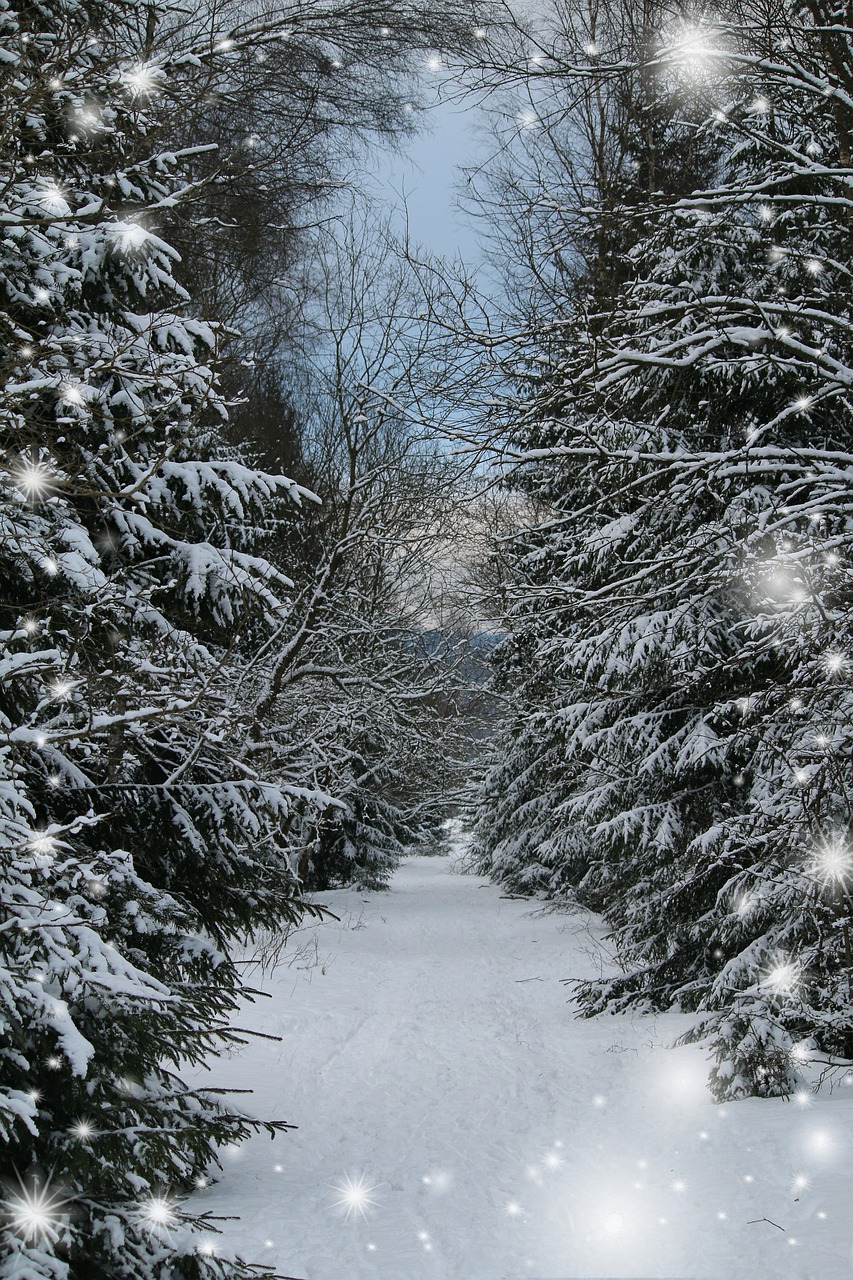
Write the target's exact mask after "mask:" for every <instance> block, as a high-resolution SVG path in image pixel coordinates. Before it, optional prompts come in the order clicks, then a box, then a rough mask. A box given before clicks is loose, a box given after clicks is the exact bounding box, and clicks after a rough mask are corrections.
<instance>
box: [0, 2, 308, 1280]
mask: <svg viewBox="0 0 853 1280" xmlns="http://www.w3.org/2000/svg"><path fill="white" fill-rule="evenodd" d="M142 16H143V18H144V23H143V28H144V29H143V31H142V32H141V33H140V31H139V30H138V29H137V21H138V19H139V17H140V10H139V8H138V7H137V6H135V5H128V4H125V3H123V2H122V0H91V2H88V0H43V2H42V0H36V2H35V3H33V0H28V2H27V3H24V4H20V3H14V2H13V0H3V3H2V5H1V6H0V47H2V59H1V61H2V70H0V83H2V98H3V119H4V132H3V135H2V143H0V146H1V147H2V151H0V165H2V171H3V182H2V195H0V218H2V223H3V229H4V230H3V240H2V247H0V259H1V260H2V270H1V271H0V276H1V277H2V284H0V290H2V311H0V366H1V367H2V375H3V376H2V387H3V390H2V395H0V415H2V418H1V420H2V427H0V430H2V472H0V475H2V479H0V484H1V485H2V506H0V519H2V522H3V536H2V539H0V577H2V583H3V589H2V593H0V594H1V595H2V606H0V632H2V650H3V651H2V685H0V689H1V690H2V693H0V697H1V698H2V702H0V715H2V741H0V757H2V766H0V767H2V785H0V795H2V800H1V801H0V879H2V892H0V896H2V900H3V904H4V920H3V928H2V931H0V937H2V962H0V990H2V1002H0V1009H2V1014H0V1020H2V1030H1V1031H0V1086H2V1092H0V1133H2V1141H3V1156H2V1177H3V1183H4V1187H5V1203H4V1211H5V1215H6V1226H7V1227H8V1230H7V1231H6V1232H5V1233H4V1242H3V1244H2V1246H0V1274H2V1275H4V1276H5V1275H9V1276H11V1275H13V1274H14V1275H15V1276H16V1277H24V1276H26V1277H39V1278H41V1277H51V1278H55V1280H60V1278H63V1277H81V1280H82V1277H86V1278H87V1280H90V1278H92V1277H108V1276H109V1277H111V1278H114V1277H118V1276H121V1277H128V1278H130V1277H137V1278H139V1280H141V1278H142V1277H161V1278H165V1277H172V1276H178V1275H180V1276H203V1275H204V1276H225V1275H238V1274H247V1273H248V1272H247V1268H246V1267H244V1266H243V1264H240V1263H232V1262H228V1261H226V1260H224V1259H218V1258H217V1257H216V1256H215V1251H214V1249H213V1246H212V1245H209V1244H208V1243H206V1241H205V1239H204V1238H202V1237H200V1236H199V1234H198V1230H197V1229H196V1228H198V1227H199V1225H201V1224H199V1223H198V1222H192V1221H191V1220H189V1219H187V1218H185V1217H184V1215H183V1214H182V1212H181V1209H180V1197H181V1195H182V1194H183V1193H184V1192H186V1191H188V1190H190V1189H191V1188H192V1187H193V1186H195V1185H197V1184H198V1181H199V1180H200V1179H203V1178H204V1177H205V1176H206V1175H205V1170H206V1169H207V1168H208V1166H211V1165H214V1166H215V1165H216V1163H217V1154H216V1153H217V1149H218V1148H219V1147H220V1146H221V1145H222V1144H223V1143H229V1142H232V1141H234V1140H238V1139H240V1138H241V1137H243V1136H245V1135H247V1134H248V1133H249V1132H250V1131H251V1130H252V1129H253V1128H254V1127H257V1126H256V1125H255V1123H254V1122H253V1121H249V1120H247V1119H246V1118H244V1117H243V1116H242V1115H241V1114H239V1113H238V1112H237V1111H235V1110H233V1109H232V1108H230V1107H229V1106H228V1105H226V1104H224V1103H222V1102H221V1101H220V1100H218V1099H217V1098H216V1097H215V1096H214V1095H213V1094H212V1093H210V1092H205V1091H203V1090H202V1091H199V1090H191V1089H188V1088H186V1087H185V1086H184V1084H183V1083H182V1082H181V1080H180V1077H179V1076H178V1074H177V1066H178V1064H179V1063H181V1062H183V1063H191V1064H194V1063H198V1062H200V1061H202V1060H203V1059H204V1057H205V1056H206V1055H207V1054H208V1053H210V1052H212V1051H216V1050H217V1049H218V1048H221V1046H222V1045H223V1044H226V1043H228V1042H229V1041H231V1040H233V1039H234V1038H235V1033H234V1032H233V1031H231V1030H229V1029H228V1020H229V1016H230V1015H231V1014H232V1013H233V1011H234V1010H235V1009H236V1007H237V1004H238V998H239V997H240V996H241V994H243V995H245V994H247V993H246V992H243V990H242V986H241V982H240V979H239V976H238V971H237V969H236V968H235V966H234V964H233V963H232V961H231V960H230V959H229V956H228V952H227V947H228V944H229V943H230V942H232V941H233V940H234V939H235V938H239V937H243V936H245V935H246V934H247V933H249V934H250V933H251V932H252V931H254V930H255V929H258V928H264V927H265V928H274V927H277V926H280V925H281V924H283V923H287V922H289V921H292V920H294V919H296V918H297V917H298V915H299V914H300V913H301V912H302V910H303V909H304V908H303V906H302V904H301V903H300V901H299V897H298V890H297V883H296V877H295V872H294V870H293V869H292V868H291V865H290V861H289V858H288V854H287V828H288V825H289V824H290V823H291V822H292V820H293V809H294V792H293V789H288V787H286V786H283V785H281V784H280V783H279V782H277V781H276V780H275V779H274V778H269V777H265V776H263V775H260V774H258V773H257V772H256V771H254V770H253V769H252V768H251V767H250V766H247V765H246V764H245V763H244V762H243V761H242V760H241V759H240V753H241V748H240V742H241V739H242V738H243V737H244V736H245V732H246V727H247V725H246V723H244V722H247V721H248V714H247V710H246V708H245V705H244V703H243V701H242V699H241V689H240V676H241V668H242V667H243V666H245V664H246V654H247V653H250V652H252V651H253V650H254V648H255V647H256V646H257V645H258V644H259V643H260V642H262V640H263V638H264V637H265V636H267V635H269V633H270V631H271V629H272V628H274V627H275V626H278V625H280V623H281V619H282V617H283V616H284V614H285V611H286V606H285V593H286V591H287V587H288V583H287V579H286V578H285V576H284V575H283V573H282V572H281V571H280V570H278V569H276V568H274V567H273V566H272V565H271V564H270V563H269V562H268V561H266V560H265V559H264V558H263V554H262V553H263V544H264V540H265V538H266V537H268V535H269V525H270V513H271V512H272V511H274V509H275V507H276V504H277V503H278V502H279V501H280V500H281V499H284V500H285V501H290V500H292V499H296V500H297V501H299V500H300V499H301V497H302V494H301V493H300V491H299V490H298V489H297V488H296V486H294V485H293V484H292V483H291V482H290V481H288V480H285V479H283V478H281V477H274V476H267V475H263V474H260V473H255V472H253V471H251V470H249V469H248V468H247V467H246V466H245V465H243V464H242V463H241V462H240V460H239V459H238V458H236V457H235V456H233V454H232V453H230V452H229V451H228V450H226V449H224V448H223V446H222V444H221V442H220V441H221V436H220V429H221V423H222V420H223V417H224V410H223V406H222V402H221V399H220V397H219V395H218V392H217V388H216V380H215V375H214V372H213V369H214V361H215V358H216V346H217V336H216V333H215V331H214V330H212V329H211V328H210V327H208V326H207V325H205V324H204V323H203V322H202V321H201V320H198V319H194V318H192V317H191V315H189V314H188V312H187V303H188V298H187V295H186V293H185V292H184V291H183V290H182V289H181V288H180V287H178V286H177V285H176V283H175V280H174V276H173V266H174V262H175V255H174V252H173V251H172V250H171V249H170V248H169V246H168V244H167V243H165V242H164V240H163V239H161V238H160V236H159V235H158V227H159V224H160V221H161V219H162V217H163V216H164V213H163V211H164V210H170V209H172V208H174V207H175V206H176V204H178V203H180V202H181V201H182V200H184V199H186V198H191V197H192V194H193V190H192V187H190V188H187V185H186V183H185V181H184V177H183V172H182V167H183V164H184V157H182V155H181V154H180V153H176V152H175V151H174V149H172V148H170V149H169V150H166V151H164V150H162V148H161V147H160V145H159V144H158V136H159V132H160V125H159V122H158V111H159V109H160V108H159V105H158V104H160V102H161V94H163V93H165V90H166V88H167V87H168V89H169V92H170V93H173V94H174V93H179V92H180V84H181V76H182V71H181V67H182V65H183V64H182V62H181V59H180V57H177V56H176V57H175V58H174V59H173V61H172V62H171V63H163V64H162V65H161V64H158V65H154V64H153V63H151V62H148V61H145V60H144V57H142V56H141V55H144V51H145V47H146V43H145V42H146V41H150V38H151V35H152V29H153V24H155V23H156V20H157V17H158V12H157V9H156V8H155V6H154V5H147V6H145V8H144V10H143V11H142ZM146 24H147V27H146ZM186 65H188V66H189V67H190V68H192V66H193V65H194V62H193V58H189V59H188V60H187V62H186ZM304 795H305V793H304V789H303V790H302V791H301V792H300V794H299V796H298V797H297V798H298V799H299V800H300V801H302V800H304ZM267 1127H268V1128H270V1129H274V1128H276V1127H277V1126H275V1125H270V1126H267Z"/></svg>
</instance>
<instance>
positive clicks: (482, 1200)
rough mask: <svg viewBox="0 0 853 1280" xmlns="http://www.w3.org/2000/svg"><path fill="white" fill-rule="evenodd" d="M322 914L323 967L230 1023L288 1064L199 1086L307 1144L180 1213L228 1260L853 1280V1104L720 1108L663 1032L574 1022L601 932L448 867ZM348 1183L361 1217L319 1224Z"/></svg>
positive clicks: (329, 1266) (405, 870) (570, 1279)
mask: <svg viewBox="0 0 853 1280" xmlns="http://www.w3.org/2000/svg"><path fill="white" fill-rule="evenodd" d="M322 900H323V901H324V902H326V903H327V904H328V905H329V906H330V907H331V908H332V910H334V911H335V912H336V913H337V914H338V915H339V916H340V917H341V923H340V924H335V923H334V922H331V923H325V924H323V925H320V926H317V927H316V939H317V956H318V961H319V962H318V963H316V964H314V965H312V966H309V967H305V968H302V969H299V968H298V967H297V966H296V965H293V966H290V967H287V966H283V967H280V968H278V969H277V970H276V971H275V972H274V973H273V974H271V975H270V976H268V977H267V978H266V979H265V980H264V981H263V982H260V981H258V982H256V983H255V985H257V986H263V987H264V989H265V990H266V991H268V992H269V993H270V995H271V997H272V998H271V999H268V1000H267V999H265V1000H261V1001H259V1002H258V1003H257V1004H256V1005H254V1006H250V1008H249V1010H248V1011H247V1012H246V1013H245V1014H244V1017H243V1025H246V1026H252V1027H255V1028H256V1029H258V1030H261V1031H264V1032H266V1033H268V1034H273V1035H278V1036H281V1037H282V1040H281V1042H271V1041H269V1040H261V1041H255V1042H253V1043H252V1044H251V1045H250V1046H249V1047H247V1048H246V1049H245V1050H243V1051H242V1052H241V1053H239V1054H235V1055H234V1056H233V1057H231V1058H226V1059H223V1060H221V1061H220V1062H218V1063H217V1064H216V1067H215V1071H214V1072H213V1073H212V1078H211V1076H205V1077H204V1082H205V1083H208V1084H211V1083H212V1084H215V1085H233V1086H235V1087H243V1088H245V1087H251V1088H252V1089H254V1091H255V1095H254V1097H253V1098H252V1100H251V1110H252V1111H253V1112H254V1113H255V1114H258V1115H262V1116H264V1117H269V1118H273V1119H284V1120H287V1121H289V1122H292V1123H293V1124H296V1125H298V1126H299V1128H298V1130H296V1131H294V1132H291V1133H288V1134H284V1135H281V1136H280V1137H278V1138H277V1139H276V1140H275V1142H274V1143H271V1142H270V1140H269V1139H268V1138H264V1137H258V1138H255V1139H253V1140H252V1141H251V1142H249V1143H247V1144H245V1145H244V1146H243V1147H241V1148H240V1149H239V1150H237V1151H234V1152H229V1153H227V1154H226V1171H225V1174H224V1175H223V1176H222V1178H221V1179H220V1181H219V1182H218V1183H217V1184H216V1185H215V1186H212V1187H209V1188H207V1189H205V1190H204V1191H201V1192H199V1193H198V1194H197V1195H196V1196H195V1197H194V1198H193V1202H192V1207H193V1208H194V1209H195V1210H196V1211H198V1212H207V1211H209V1212H211V1213H216V1214H224V1215H228V1214H238V1215H239V1217H240V1221H239V1223H234V1222H226V1223H224V1224H223V1228H224V1230H223V1235H222V1236H221V1237H220V1238H219V1239H220V1243H221V1246H222V1247H223V1249H227V1250H228V1251H231V1250H232V1249H233V1250H236V1251H238V1252H240V1253H242V1254H243V1255H244V1256H245V1257H247V1258H250V1259H252V1260H256V1261H261V1260H263V1261H265V1262H272V1263H274V1264H275V1265H276V1266H277V1267H278V1269H279V1270H280V1271H282V1272H284V1273H286V1274H287V1275H289V1276H295V1277H300V1278H303V1280H526V1278H528V1277H529V1278H530V1280H534V1278H535V1280H542V1278H543V1277H549V1278H550V1277H553V1278H554V1280H556V1278H559V1280H564V1278H565V1280H575V1278H576V1277H614V1278H616V1277H650V1278H651V1277H654V1278H655V1280H662V1278H664V1277H684V1278H689V1280H700V1278H703V1280H842V1277H843V1278H844V1280H849V1277H850V1275H851V1274H853V1251H851V1245H853V1215H851V1213H850V1196H851V1190H853V1176H851V1174H853V1089H850V1090H847V1089H844V1088H841V1089H838V1090H836V1092H835V1094H834V1095H833V1096H831V1097H827V1098H819V1099H817V1100H816V1101H815V1102H814V1104H813V1105H812V1106H810V1107H808V1108H805V1109H800V1108H798V1107H796V1106H795V1105H794V1104H792V1103H787V1102H784V1101H781V1100H780V1101H776V1100H773V1101H763V1102H761V1101H756V1100H750V1101H747V1102H742V1103H738V1104H733V1105H728V1106H725V1107H719V1106H715V1105H713V1103H712V1102H711V1100H710V1098H709V1096H708V1094H707V1092H706V1090H705V1086H704V1080H705V1074H706V1065H705V1062H704V1058H703V1055H702V1053H701V1052H700V1051H699V1050H698V1049H695V1048H686V1049H679V1050H675V1051H670V1050H668V1049H667V1048H666V1047H665V1046H666V1045H667V1044H669V1043H671V1041H672V1039H673V1038H674V1037H675V1035H676V1034H677V1033H678V1030H679V1028H680V1026H681V1025H682V1023H681V1021H680V1019H679V1017H678V1016H677V1015H671V1016H667V1017H666V1018H658V1019H652V1018H635V1019H629V1018H624V1017H620V1018H601V1019H596V1020H593V1021H591V1022H588V1021H577V1020H575V1019H574V1018H573V1017H572V1013H571V1007H570V1005H569V1004H567V1000H568V994H569V993H568V991H567V989H566V988H565V987H564V986H562V985H561V983H560V981H559V980H560V978H562V977H575V976H584V975H589V974H591V973H594V972H596V971H597V964H598V961H597V959H596V948H595V947H594V946H593V945H592V942H593V938H594V936H595V922H594V921H592V920H591V919H590V918H589V917H587V916H584V915H572V916H566V915H557V914H542V913H541V912H540V911H539V910H538V908H537V907H536V905H535V904H531V903H530V902H522V901H511V900H506V899H503V898H502V897H501V891H500V890H499V889H498V888H496V887H495V886H493V885H490V884H488V883H487V882H485V881H483V880H481V879H479V878H477V877H472V876H463V875H458V874H455V873H454V872H453V870H452V867H451V865H450V863H449V862H448V860H447V859H439V858H413V859H411V860H409V861H408V862H406V863H405V864H404V865H403V866H402V867H401V868H400V870H399V871H398V872H397V874H396V876H395V878H394V881H393V883H392V887H391V890H390V891H389V892H387V893H384V894H378V893H377V894H364V893H358V892H356V891H338V892H335V893H330V894H325V895H322ZM303 936H304V935H303ZM348 1177H349V1178H350V1179H354V1180H357V1179H359V1178H361V1177H363V1178H364V1179H365V1181H366V1184H367V1185H368V1186H372V1187H374V1188H375V1189H374V1190H373V1191H372V1193H371V1199H372V1200H374V1201H375V1202H376V1203H375V1204H373V1205H368V1206H366V1217H363V1216H362V1215H361V1214H359V1213H357V1212H354V1213H351V1214H350V1217H349V1220H345V1211H344V1210H342V1209H341V1208H336V1207H335V1202H336V1200H339V1199H340V1193H339V1192H337V1191H335V1189H334V1188H335V1186H336V1185H342V1184H343V1182H344V1180H345V1179H346V1178H348ZM798 1178H799V1179H800V1180H801V1181H800V1183H798V1182H797V1179H798ZM802 1179H806V1180H807V1184H808V1185H802ZM764 1218H768V1219H771V1222H763V1221H754V1220H756V1219H758V1220H760V1219H764ZM772 1224H778V1225H772ZM780 1228H782V1229H780Z"/></svg>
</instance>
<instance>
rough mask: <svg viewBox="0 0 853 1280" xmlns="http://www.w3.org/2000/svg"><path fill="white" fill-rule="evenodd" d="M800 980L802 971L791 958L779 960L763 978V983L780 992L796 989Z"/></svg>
mask: <svg viewBox="0 0 853 1280" xmlns="http://www.w3.org/2000/svg"><path fill="white" fill-rule="evenodd" d="M799 980H800V971H799V968H798V966H797V965H796V964H794V963H793V962H792V961H790V960H781V959H780V960H779V961H778V962H777V963H776V964H774V965H773V966H772V967H771V968H770V969H768V971H767V973H766V974H765V975H764V977H763V978H762V980H761V981H762V985H763V986H766V987H770V989H771V990H772V991H778V992H780V993H785V992H791V991H794V990H796V988H797V985H798V983H799Z"/></svg>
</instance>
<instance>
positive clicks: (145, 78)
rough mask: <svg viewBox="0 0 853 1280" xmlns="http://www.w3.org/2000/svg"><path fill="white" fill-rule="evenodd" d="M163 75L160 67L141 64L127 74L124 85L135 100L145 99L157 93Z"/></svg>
mask: <svg viewBox="0 0 853 1280" xmlns="http://www.w3.org/2000/svg"><path fill="white" fill-rule="evenodd" d="M161 74H162V73H161V72H160V69H159V68H158V67H153V66H151V65H150V64H149V63H141V64H140V65H139V66H138V67H134V68H133V69H132V70H131V71H128V72H127V73H126V74H125V76H124V83H125V85H126V86H127V89H128V92H129V93H130V94H131V95H132V96H133V97H134V98H143V97H146V96H149V95H150V94H152V93H156V91H157V88H158V87H159V80H160V77H161Z"/></svg>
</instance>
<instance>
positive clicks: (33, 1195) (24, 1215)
mask: <svg viewBox="0 0 853 1280" xmlns="http://www.w3.org/2000/svg"><path fill="white" fill-rule="evenodd" d="M19 1182H20V1179H19ZM68 1203H69V1201H68V1200H67V1199H66V1197H64V1196H62V1195H60V1194H59V1193H58V1192H56V1191H52V1190H51V1188H50V1183H49V1182H47V1183H46V1184H45V1185H44V1186H43V1187H41V1186H38V1185H37V1184H33V1185H32V1186H26V1185H25V1184H24V1183H23V1182H21V1183H20V1191H16V1192H13V1193H12V1194H11V1195H9V1196H7V1197H6V1198H5V1199H4V1200H3V1202H2V1210H3V1217H5V1218H6V1221H7V1222H8V1224H9V1226H10V1228H11V1230H12V1231H13V1232H14V1233H15V1234H16V1235H18V1236H19V1237H21V1238H22V1239H23V1240H25V1241H32V1242H38V1241H49V1242H50V1243H52V1244H55V1243H56V1241H57V1240H58V1239H59V1227H60V1225H61V1223H62V1209H63V1206H65V1205H66V1204H68Z"/></svg>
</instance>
